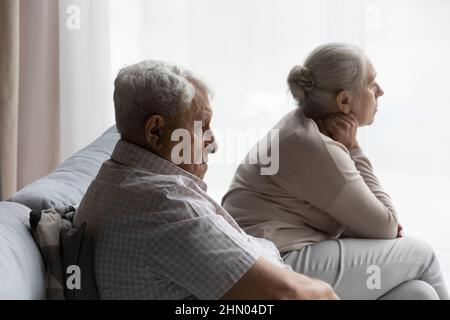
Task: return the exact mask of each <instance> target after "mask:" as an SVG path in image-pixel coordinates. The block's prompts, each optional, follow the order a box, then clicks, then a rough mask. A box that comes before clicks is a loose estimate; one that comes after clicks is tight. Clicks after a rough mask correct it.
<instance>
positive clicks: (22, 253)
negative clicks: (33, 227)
mask: <svg viewBox="0 0 450 320" xmlns="http://www.w3.org/2000/svg"><path fill="white" fill-rule="evenodd" d="M29 213H30V209H29V208H28V207H25V206H23V205H21V204H18V203H12V202H0V300H5V299H17V300H29V299H45V298H46V296H45V295H46V293H45V266H44V262H43V260H42V258H41V254H40V252H39V249H38V248H37V246H36V245H35V242H34V240H33V238H32V236H31V234H30V231H29V222H28V219H29Z"/></svg>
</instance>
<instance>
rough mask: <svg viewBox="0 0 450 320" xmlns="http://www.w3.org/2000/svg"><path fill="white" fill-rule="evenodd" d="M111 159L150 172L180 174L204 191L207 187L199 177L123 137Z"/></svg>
mask: <svg viewBox="0 0 450 320" xmlns="http://www.w3.org/2000/svg"><path fill="white" fill-rule="evenodd" d="M111 159H112V160H113V161H115V162H118V163H121V164H124V165H126V166H130V167H132V168H136V169H141V170H145V171H149V172H151V173H156V174H163V175H181V176H183V177H186V178H188V179H190V180H193V181H194V182H195V183H196V184H197V185H199V186H200V187H201V188H202V189H203V190H204V191H206V188H207V186H206V183H205V182H204V181H203V180H202V179H200V178H199V177H197V176H195V175H193V174H191V173H189V172H187V171H186V170H184V169H182V168H180V167H178V166H176V165H174V164H173V163H171V162H169V161H167V160H165V159H163V158H161V157H159V156H157V155H156V154H154V153H152V152H150V151H148V150H146V149H144V148H142V147H140V146H138V145H135V144H132V143H129V142H127V141H125V140H123V139H120V140H119V141H118V142H117V144H116V147H115V148H114V151H113V153H112V155H111Z"/></svg>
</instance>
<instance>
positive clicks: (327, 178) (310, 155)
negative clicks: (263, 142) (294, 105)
mask: <svg viewBox="0 0 450 320" xmlns="http://www.w3.org/2000/svg"><path fill="white" fill-rule="evenodd" d="M274 128H275V129H279V130H280V131H279V145H278V147H279V171H278V173H277V174H275V175H272V176H267V175H266V176H265V175H261V174H260V166H259V165H250V164H242V165H240V166H239V168H238V169H237V172H236V174H235V177H234V179H233V181H232V184H231V186H230V189H229V191H228V192H227V193H226V194H225V196H224V197H223V200H222V205H223V206H224V207H225V209H226V210H227V211H228V212H229V213H230V214H231V215H232V216H233V217H234V218H235V219H236V221H237V222H238V223H239V225H240V226H241V227H242V228H243V229H244V230H245V231H246V232H247V233H248V234H250V235H252V236H255V237H261V238H266V239H269V240H271V241H273V242H274V243H275V244H276V245H277V247H278V249H279V250H280V251H281V252H283V253H284V252H288V251H292V250H299V249H301V248H303V247H304V246H306V245H310V244H313V243H317V242H320V241H325V240H329V239H336V238H338V237H340V236H341V235H342V233H343V232H344V231H346V233H347V232H348V233H350V234H351V235H352V236H354V237H357V238H379V239H392V238H395V237H396V236H397V227H398V221H397V214H396V212H395V209H394V206H393V204H392V200H391V198H390V197H389V196H388V195H387V194H386V192H384V191H383V188H382V187H381V185H380V183H379V181H378V179H377V177H376V176H375V175H374V173H373V171H372V166H371V163H370V161H369V159H368V158H367V157H366V156H365V155H364V154H363V152H362V150H361V149H354V150H351V151H349V150H347V148H346V147H345V146H344V145H342V144H340V143H338V142H336V141H334V140H332V139H331V138H329V137H327V136H325V135H323V134H322V133H320V132H319V129H318V127H317V125H316V123H315V122H314V121H313V120H311V119H309V118H307V117H305V116H304V114H303V113H302V112H301V110H300V109H296V110H294V111H291V112H290V113H288V114H287V115H286V116H285V117H284V118H282V119H281V120H280V121H279V122H278V124H277V125H276V126H275V127H274ZM273 147H276V146H275V145H272V148H273ZM247 157H248V156H247ZM245 162H246V163H248V162H249V161H245Z"/></svg>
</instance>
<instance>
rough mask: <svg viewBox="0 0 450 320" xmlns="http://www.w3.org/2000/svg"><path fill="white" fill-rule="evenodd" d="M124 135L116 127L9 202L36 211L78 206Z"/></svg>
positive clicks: (31, 184) (15, 195)
mask: <svg viewBox="0 0 450 320" xmlns="http://www.w3.org/2000/svg"><path fill="white" fill-rule="evenodd" d="M119 138H120V135H119V133H118V132H117V129H116V127H115V126H113V127H111V128H109V129H108V130H107V131H106V132H105V133H103V134H102V135H101V136H100V137H99V138H98V139H97V140H95V141H94V142H92V143H91V144H90V145H88V146H87V147H86V148H84V149H82V150H80V151H78V152H77V153H75V154H74V155H73V156H72V157H70V158H69V159H67V160H66V161H64V162H63V163H61V164H60V165H59V166H58V167H57V168H56V169H55V170H53V171H52V172H51V173H50V174H48V175H46V176H45V177H43V178H41V179H39V180H36V181H34V182H32V183H30V184H29V185H28V186H26V187H25V188H23V189H22V190H20V191H18V192H16V193H15V194H14V195H13V196H12V197H11V198H10V199H8V201H13V202H17V203H21V204H23V205H25V206H27V207H29V208H31V209H33V210H43V209H47V208H51V207H65V206H76V205H78V204H79V203H80V201H81V199H82V198H83V196H84V194H85V192H86V190H87V188H88V187H89V185H90V183H91V182H92V180H93V179H94V178H95V176H96V175H97V173H98V171H99V169H100V166H101V165H102V163H103V162H104V161H105V160H107V159H109V158H110V156H111V153H112V151H113V149H114V147H115V145H116V143H117V141H118V140H119Z"/></svg>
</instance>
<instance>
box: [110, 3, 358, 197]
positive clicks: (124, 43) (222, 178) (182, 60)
mask: <svg viewBox="0 0 450 320" xmlns="http://www.w3.org/2000/svg"><path fill="white" fill-rule="evenodd" d="M109 3H110V6H111V7H110V9H111V11H110V18H111V23H110V28H111V71H112V73H111V79H113V78H114V76H115V75H116V73H117V71H118V70H119V69H120V68H121V67H123V66H124V65H126V64H131V63H135V62H137V61H140V60H144V59H161V60H165V61H170V62H173V63H177V64H180V65H182V66H185V67H187V68H189V69H191V70H192V71H194V72H195V73H197V74H198V75H199V76H200V77H202V78H203V79H204V80H206V82H207V83H208V84H209V85H210V86H211V88H212V89H213V91H214V98H213V100H212V104H213V108H214V118H213V127H214V128H215V129H216V134H217V135H218V136H219V144H221V148H219V152H218V153H217V154H215V155H214V156H213V157H212V158H213V159H212V162H213V163H212V164H211V165H210V169H209V171H208V174H207V177H206V181H207V183H208V186H209V192H210V193H211V194H212V195H213V197H214V198H215V199H216V200H219V201H220V198H221V197H222V195H223V194H224V193H225V191H226V190H227V188H228V185H229V183H230V182H231V179H232V176H233V174H234V171H235V169H236V167H237V165H238V163H239V161H241V160H242V158H243V157H244V155H245V153H246V152H247V151H248V150H249V148H250V147H251V146H252V145H253V144H254V143H255V142H256V140H257V138H258V137H259V136H260V135H254V134H253V135H252V133H251V131H252V130H253V131H255V132H256V133H257V134H259V133H261V134H262V133H265V132H266V131H267V130H269V129H270V128H271V127H272V126H273V125H274V124H275V122H276V121H277V120H278V119H279V118H281V117H282V116H283V115H284V114H285V113H286V112H287V111H288V110H290V109H292V108H294V103H293V101H291V100H290V98H289V94H288V92H287V85H286V77H287V74H288V72H289V70H290V68H292V67H293V66H294V65H295V64H299V63H301V62H302V61H303V60H304V58H305V57H306V55H307V54H308V53H309V52H310V51H311V50H312V49H313V48H314V47H315V46H317V45H319V44H322V43H324V42H329V41H347V42H353V43H355V44H357V45H360V46H364V39H365V28H364V25H365V5H366V2H365V1H360V0H319V1H309V0H300V1H299V0H284V1H271V0H246V1H240V0H229V1H210V0H191V1H186V0H169V1H167V0H150V1H149V0H131V1H129V0H128V1H123V0H111V1H110V2H109ZM231 129H239V130H242V131H243V132H244V133H245V132H246V133H249V134H248V139H241V140H240V141H233V139H237V137H231V136H230V135H227V134H228V133H229V132H230V130H231ZM236 142H238V145H239V146H238V150H232V148H236ZM214 159H218V161H215V160H214Z"/></svg>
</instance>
